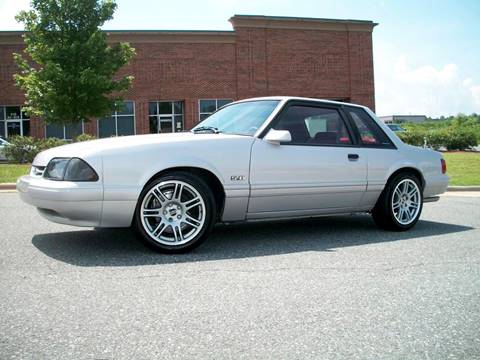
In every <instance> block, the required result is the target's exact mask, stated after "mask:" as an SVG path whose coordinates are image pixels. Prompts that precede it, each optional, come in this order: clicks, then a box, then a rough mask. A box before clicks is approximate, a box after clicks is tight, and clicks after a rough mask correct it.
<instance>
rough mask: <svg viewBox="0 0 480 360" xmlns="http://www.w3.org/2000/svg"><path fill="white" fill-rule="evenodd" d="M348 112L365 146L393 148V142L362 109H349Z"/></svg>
mask: <svg viewBox="0 0 480 360" xmlns="http://www.w3.org/2000/svg"><path fill="white" fill-rule="evenodd" d="M346 109H347V111H348V112H349V114H350V116H351V117H352V119H353V122H354V123H355V126H356V127H357V129H358V132H359V134H360V141H361V142H362V144H364V145H371V146H372V145H373V146H378V145H380V146H385V145H388V146H391V145H392V142H391V141H390V139H389V138H388V137H387V135H385V133H384V132H383V131H382V129H380V127H379V126H378V125H377V124H376V123H375V121H374V120H373V119H372V118H371V117H370V115H368V114H367V112H366V111H365V110H363V109H361V108H352V107H347V108H346Z"/></svg>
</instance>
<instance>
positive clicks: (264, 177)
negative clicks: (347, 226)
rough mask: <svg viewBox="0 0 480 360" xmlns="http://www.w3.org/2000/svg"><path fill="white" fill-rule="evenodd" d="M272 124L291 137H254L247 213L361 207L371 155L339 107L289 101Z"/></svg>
mask: <svg viewBox="0 0 480 360" xmlns="http://www.w3.org/2000/svg"><path fill="white" fill-rule="evenodd" d="M269 128H273V129H275V130H288V131H289V132H290V135H291V138H292V140H291V142H286V143H280V144H272V143H270V142H268V141H266V140H264V139H263V138H258V139H256V140H255V142H254V144H253V147H252V154H251V165H250V186H251V190H250V200H249V206H248V215H247V217H248V218H267V217H278V216H297V215H298V216H300V215H305V214H321V213H326V212H327V213H330V212H332V213H333V212H344V211H351V210H354V209H356V208H357V207H358V205H359V203H360V199H361V197H362V195H363V194H364V192H365V189H366V185H367V159H366V154H365V153H364V151H363V149H362V148H361V147H358V146H357V145H356V140H355V139H356V137H354V136H353V134H352V129H351V128H350V125H349V123H348V122H346V121H345V118H344V115H343V113H342V110H341V109H340V107H338V106H335V105H331V104H323V103H317V102H298V101H297V102H289V103H287V104H286V105H285V107H284V109H283V110H282V111H281V112H280V114H279V115H278V116H277V118H276V119H274V120H273V121H272V124H271V125H270V126H269ZM269 128H267V129H266V130H265V132H264V134H266V132H268V130H269Z"/></svg>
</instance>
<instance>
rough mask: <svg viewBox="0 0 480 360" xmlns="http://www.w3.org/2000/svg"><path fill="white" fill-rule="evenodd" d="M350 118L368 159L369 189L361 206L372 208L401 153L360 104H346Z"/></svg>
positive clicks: (346, 110)
mask: <svg viewBox="0 0 480 360" xmlns="http://www.w3.org/2000/svg"><path fill="white" fill-rule="evenodd" d="M343 111H344V113H345V114H346V115H347V117H349V118H350V120H351V124H352V128H353V130H354V132H355V133H356V137H357V139H358V140H357V141H358V144H359V145H360V146H362V148H363V152H364V153H365V154H366V158H367V159H368V164H367V168H368V174H367V178H368V182H367V191H366V192H365V196H363V198H362V202H361V204H360V206H361V207H362V208H366V209H371V208H372V207H373V206H374V205H375V203H376V201H377V199H378V197H379V196H380V194H381V192H382V190H383V188H384V186H385V184H386V180H387V178H388V175H389V173H390V169H391V166H392V164H394V163H395V162H396V161H399V160H400V158H401V154H400V153H399V152H398V151H397V148H396V146H395V145H394V144H393V142H392V141H391V140H390V138H389V137H388V136H387V134H385V132H384V131H383V130H382V128H381V127H380V126H379V125H378V124H377V123H376V121H375V120H374V119H373V118H372V117H371V116H370V115H369V114H368V113H367V111H365V110H364V109H363V108H361V107H358V106H344V107H343Z"/></svg>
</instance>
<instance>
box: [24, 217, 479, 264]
mask: <svg viewBox="0 0 480 360" xmlns="http://www.w3.org/2000/svg"><path fill="white" fill-rule="evenodd" d="M471 229H473V228H472V227H468V226H461V225H454V224H446V223H439V222H433V221H419V222H418V223H417V225H416V226H415V227H414V228H413V229H411V230H410V231H407V232H388V231H383V230H380V229H378V228H377V227H376V226H375V224H374V223H373V221H372V220H371V218H370V216H368V215H356V216H338V217H323V218H310V219H302V220H289V221H275V222H268V223H266V222H257V223H247V224H236V225H217V226H216V228H215V230H214V231H213V233H212V234H211V235H210V237H209V238H208V239H207V241H206V242H205V243H204V244H203V245H201V246H200V247H199V248H197V249H195V250H193V251H192V252H190V253H187V254H180V255H163V254H158V253H155V252H153V251H151V250H149V249H147V248H146V247H145V246H143V245H142V244H141V243H140V242H139V241H137V239H136V238H135V234H134V233H133V231H132V230H130V229H95V230H81V231H67V232H58V233H48V234H40V235H35V236H34V237H33V238H32V243H33V245H34V246H35V247H36V248H37V249H38V250H40V251H41V252H43V253H44V254H46V255H47V256H49V257H51V258H54V259H57V260H59V261H63V262H66V263H69V264H72V265H76V266H138V265H155V264H171V263H184V262H196V261H211V260H222V259H238V258H248V257H257V256H269V255H281V254H290V253H297V252H305V251H334V249H336V248H341V247H346V246H358V245H363V244H374V243H382V242H389V241H399V240H409V239H416V238H422V237H430V236H436V235H444V234H451V233H458V232H463V231H468V230H471Z"/></svg>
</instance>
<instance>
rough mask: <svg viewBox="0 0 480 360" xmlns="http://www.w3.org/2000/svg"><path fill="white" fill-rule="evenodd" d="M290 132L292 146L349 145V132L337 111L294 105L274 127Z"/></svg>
mask: <svg viewBox="0 0 480 360" xmlns="http://www.w3.org/2000/svg"><path fill="white" fill-rule="evenodd" d="M274 129H276V130H288V131H289V132H290V135H291V136H292V142H291V144H297V145H349V144H351V143H352V141H351V138H350V135H349V133H348V130H347V128H346V126H345V123H344V122H343V119H342V118H341V116H340V113H339V112H338V110H336V109H329V108H321V107H311V106H301V105H293V106H290V107H289V108H288V109H286V111H285V112H283V113H282V115H281V116H280V119H279V121H278V122H277V124H276V125H275V126H274Z"/></svg>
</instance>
